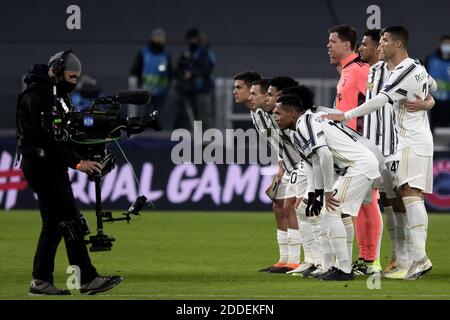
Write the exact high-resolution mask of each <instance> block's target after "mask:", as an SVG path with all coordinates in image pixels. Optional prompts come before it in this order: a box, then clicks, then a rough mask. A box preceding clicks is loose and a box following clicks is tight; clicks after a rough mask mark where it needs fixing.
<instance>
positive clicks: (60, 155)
mask: <svg viewBox="0 0 450 320" xmlns="http://www.w3.org/2000/svg"><path fill="white" fill-rule="evenodd" d="M24 81H25V83H26V84H27V87H26V88H25V90H24V91H23V92H22V93H21V94H20V95H19V97H18V101H17V111H16V129H17V136H18V141H17V143H18V151H19V153H21V155H22V165H21V167H22V168H23V169H33V170H39V171H41V170H42V171H52V172H59V171H67V167H71V168H75V167H76V165H77V164H78V163H79V162H80V161H81V157H80V156H79V155H78V154H77V153H75V152H74V151H72V150H70V149H68V148H67V147H66V146H64V145H62V144H61V143H58V142H56V140H55V139H54V138H53V136H52V135H51V133H49V132H47V131H46V130H44V129H43V127H42V116H41V113H42V112H51V110H52V106H53V105H54V98H53V93H52V92H53V91H52V90H53V81H52V79H51V78H50V77H49V75H48V66H47V65H44V64H36V65H34V66H33V67H32V68H31V69H30V71H29V72H28V75H27V76H26V77H25V80H24ZM59 107H60V108H62V107H61V106H59Z"/></svg>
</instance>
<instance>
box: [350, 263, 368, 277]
mask: <svg viewBox="0 0 450 320" xmlns="http://www.w3.org/2000/svg"><path fill="white" fill-rule="evenodd" d="M367 268H368V267H367V264H366V263H365V262H364V261H362V262H360V261H358V264H353V267H352V272H353V273H354V274H355V275H357V276H363V275H366V274H367Z"/></svg>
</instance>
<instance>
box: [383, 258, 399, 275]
mask: <svg viewBox="0 0 450 320" xmlns="http://www.w3.org/2000/svg"><path fill="white" fill-rule="evenodd" d="M396 265H397V263H396V261H395V258H394V257H392V258H391V259H390V260H389V262H388V265H387V266H386V268H384V272H385V273H388V272H390V271H391V270H392V269H394V268H395V267H396Z"/></svg>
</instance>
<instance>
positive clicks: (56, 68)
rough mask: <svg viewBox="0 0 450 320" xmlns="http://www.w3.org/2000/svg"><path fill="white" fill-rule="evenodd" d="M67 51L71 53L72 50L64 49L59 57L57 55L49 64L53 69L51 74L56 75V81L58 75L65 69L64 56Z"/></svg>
mask: <svg viewBox="0 0 450 320" xmlns="http://www.w3.org/2000/svg"><path fill="white" fill-rule="evenodd" d="M69 53H73V50H72V49H68V50H64V52H63V53H62V55H61V57H59V58H58V59H56V60H55V61H54V62H52V63H51V64H50V66H51V67H52V69H53V74H54V75H55V76H56V81H58V76H60V75H61V76H63V75H64V71H65V69H66V67H65V62H66V57H67V55H68V54H69Z"/></svg>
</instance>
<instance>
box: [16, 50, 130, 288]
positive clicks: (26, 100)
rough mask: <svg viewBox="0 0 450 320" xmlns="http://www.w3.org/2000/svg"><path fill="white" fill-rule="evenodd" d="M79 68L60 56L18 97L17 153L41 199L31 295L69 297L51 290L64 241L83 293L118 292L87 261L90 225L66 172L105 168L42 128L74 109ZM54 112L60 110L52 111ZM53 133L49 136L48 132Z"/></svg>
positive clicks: (39, 68) (70, 56) (38, 69)
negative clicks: (72, 98) (55, 115)
mask: <svg viewBox="0 0 450 320" xmlns="http://www.w3.org/2000/svg"><path fill="white" fill-rule="evenodd" d="M80 72H81V63H80V61H79V60H78V58H77V57H76V56H75V54H74V53H73V52H72V51H71V50H68V51H64V52H59V53H57V54H55V55H54V56H52V57H51V58H50V61H49V64H48V65H45V64H36V65H34V66H33V67H32V68H31V69H30V71H29V73H28V75H27V76H26V78H25V83H26V85H27V86H26V88H25V90H24V91H23V92H22V93H21V94H20V95H19V98H18V103H17V114H16V126H17V146H18V152H19V153H20V154H21V156H22V162H21V168H22V171H23V174H24V176H25V179H26V180H27V182H28V183H29V185H30V186H31V188H32V189H33V190H34V192H35V193H36V194H37V196H38V200H39V209H40V211H41V219H42V229H41V234H40V238H39V242H38V245H37V249H36V254H35V256H34V263H33V278H34V280H33V281H31V287H30V290H29V292H30V294H34V295H68V294H71V293H70V292H69V291H68V290H64V289H59V288H57V287H55V286H54V285H53V271H54V261H55V254H56V250H57V248H58V245H59V243H60V241H61V239H62V238H64V241H65V245H66V250H67V256H68V259H69V263H70V264H71V265H75V266H78V267H79V270H80V274H79V276H80V278H79V281H80V284H81V286H80V292H81V293H82V294H95V293H97V292H104V291H107V290H110V289H112V288H113V287H114V286H116V285H117V284H118V283H119V282H120V281H121V280H122V278H121V277H120V276H112V277H103V276H100V275H99V274H98V273H97V271H96V269H95V267H94V266H93V265H92V263H91V260H90V258H89V254H88V250H87V247H86V244H85V242H84V236H85V235H86V234H87V233H88V232H89V229H88V227H87V224H86V220H85V219H84V217H83V216H82V215H81V213H80V211H79V210H78V208H77V205H76V202H75V198H74V196H73V192H72V188H71V184H70V181H69V176H68V172H67V170H68V167H70V168H72V169H76V170H79V171H82V172H98V173H101V165H100V164H99V163H97V162H94V161H88V160H83V159H82V158H81V157H80V156H79V155H77V154H76V153H75V152H73V151H71V150H70V149H68V148H67V146H64V145H62V144H60V143H58V142H57V141H56V140H55V139H54V136H53V135H52V133H50V132H51V128H46V127H43V122H45V121H43V120H42V119H43V116H42V114H44V115H45V114H48V115H49V114H51V113H52V111H53V112H54V111H57V110H58V109H59V110H60V111H61V110H64V112H67V111H68V110H69V108H70V107H71V101H70V97H69V93H70V92H71V91H72V90H73V89H74V88H75V86H76V83H77V80H78V78H79V77H80ZM53 106H55V107H56V110H55V109H54V108H53ZM49 131H50V132H49Z"/></svg>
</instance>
